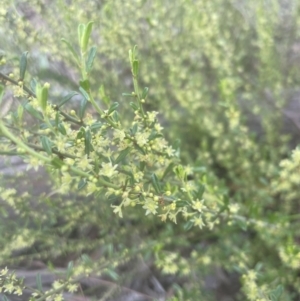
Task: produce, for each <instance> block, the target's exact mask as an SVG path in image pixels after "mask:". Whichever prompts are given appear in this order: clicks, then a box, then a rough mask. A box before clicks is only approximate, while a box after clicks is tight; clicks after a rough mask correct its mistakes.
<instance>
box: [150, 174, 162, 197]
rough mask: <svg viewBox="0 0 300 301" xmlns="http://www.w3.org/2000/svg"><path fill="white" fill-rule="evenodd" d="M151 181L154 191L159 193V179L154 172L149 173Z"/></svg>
mask: <svg viewBox="0 0 300 301" xmlns="http://www.w3.org/2000/svg"><path fill="white" fill-rule="evenodd" d="M151 182H152V185H153V187H154V189H155V191H156V192H157V193H161V186H160V183H159V180H158V178H157V176H156V174H155V173H154V174H152V175H151Z"/></svg>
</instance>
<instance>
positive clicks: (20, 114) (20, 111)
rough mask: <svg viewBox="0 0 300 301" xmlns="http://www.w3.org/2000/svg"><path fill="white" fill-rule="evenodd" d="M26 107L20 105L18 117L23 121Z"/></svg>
mask: <svg viewBox="0 0 300 301" xmlns="http://www.w3.org/2000/svg"><path fill="white" fill-rule="evenodd" d="M23 113H24V107H23V106H22V105H19V106H18V119H19V121H21V120H22V119H23Z"/></svg>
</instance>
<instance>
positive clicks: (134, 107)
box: [129, 102, 139, 111]
mask: <svg viewBox="0 0 300 301" xmlns="http://www.w3.org/2000/svg"><path fill="white" fill-rule="evenodd" d="M129 105H130V106H131V107H132V108H133V110H134V111H137V110H139V107H138V105H137V104H136V103H134V102H131V103H130V104H129Z"/></svg>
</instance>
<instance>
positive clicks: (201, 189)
mask: <svg viewBox="0 0 300 301" xmlns="http://www.w3.org/2000/svg"><path fill="white" fill-rule="evenodd" d="M204 191H205V186H204V185H201V184H199V187H198V189H197V191H194V192H193V196H194V197H195V199H197V198H198V199H201V198H202V196H203V193H204Z"/></svg>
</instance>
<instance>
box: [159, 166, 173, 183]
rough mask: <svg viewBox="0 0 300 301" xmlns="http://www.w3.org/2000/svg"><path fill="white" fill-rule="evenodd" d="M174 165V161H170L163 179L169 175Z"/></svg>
mask: <svg viewBox="0 0 300 301" xmlns="http://www.w3.org/2000/svg"><path fill="white" fill-rule="evenodd" d="M173 167H174V163H173V162H172V163H170V164H169V165H168V167H167V168H166V169H165V171H164V174H163V176H162V178H161V180H163V179H164V178H165V177H166V176H167V175H168V173H170V172H171V171H172V170H173Z"/></svg>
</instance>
